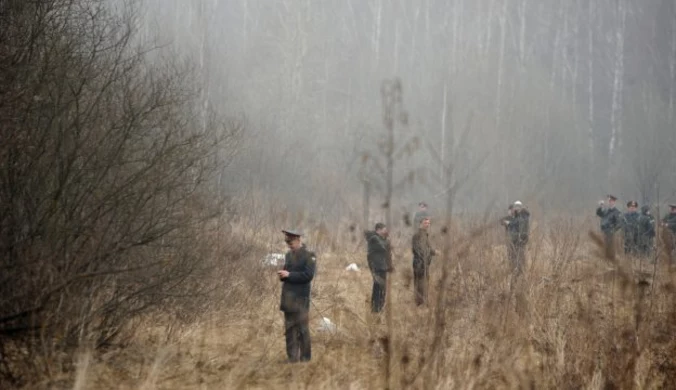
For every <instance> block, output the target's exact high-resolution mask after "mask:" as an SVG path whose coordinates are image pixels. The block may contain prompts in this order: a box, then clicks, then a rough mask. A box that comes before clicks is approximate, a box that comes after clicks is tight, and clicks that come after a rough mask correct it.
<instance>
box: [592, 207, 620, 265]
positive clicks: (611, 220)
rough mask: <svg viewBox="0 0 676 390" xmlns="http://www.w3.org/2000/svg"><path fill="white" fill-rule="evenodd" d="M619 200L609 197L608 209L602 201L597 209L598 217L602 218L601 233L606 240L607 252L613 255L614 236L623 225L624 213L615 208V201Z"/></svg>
mask: <svg viewBox="0 0 676 390" xmlns="http://www.w3.org/2000/svg"><path fill="white" fill-rule="evenodd" d="M616 200H617V198H616V197H615V196H613V195H608V207H605V202H604V201H600V202H599V207H598V208H597V209H596V215H597V216H598V217H599V218H601V231H602V232H603V235H604V238H605V245H606V251H607V252H608V253H612V252H610V251H612V249H613V235H614V234H615V231H617V230H618V229H619V228H620V226H621V223H622V213H621V212H620V210H618V209H617V208H615V201H616Z"/></svg>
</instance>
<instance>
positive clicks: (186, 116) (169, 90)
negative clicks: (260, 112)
mask: <svg viewBox="0 0 676 390" xmlns="http://www.w3.org/2000/svg"><path fill="white" fill-rule="evenodd" d="M0 7H1V8H0V16H1V18H2V23H0V37H1V38H0V42H1V43H0V69H2V70H1V71H0V102H1V103H0V138H1V139H2V141H1V142H0V159H1V160H2V164H1V165H2V169H1V173H0V215H1V218H0V251H1V255H0V257H1V258H2V260H1V261H2V273H1V276H0V278H1V279H0V283H1V286H0V294H1V295H2V299H1V301H0V337H1V338H2V340H3V341H2V342H3V349H4V351H3V361H4V362H5V364H4V365H3V367H2V374H4V375H5V377H6V378H8V379H11V380H14V381H20V380H21V378H20V377H19V376H17V373H18V372H20V368H21V364H22V362H23V363H26V362H28V361H34V357H35V355H36V354H37V353H39V354H40V355H41V356H46V357H50V356H54V353H56V352H57V351H59V350H63V349H64V348H69V347H73V346H75V345H78V344H82V343H85V344H91V345H93V346H95V347H101V346H104V345H107V344H109V343H111V342H113V341H114V340H115V339H116V338H118V339H119V337H120V336H122V332H123V331H124V330H125V329H126V328H125V325H127V324H130V323H131V321H132V320H133V319H135V318H138V317H139V316H141V315H144V314H147V313H149V312H152V311H155V310H162V311H167V310H172V309H173V310H176V311H177V312H180V313H183V315H187V316H189V315H190V314H189V313H190V312H188V311H186V310H187V309H189V308H192V309H193V310H195V309H197V308H199V307H200V305H199V300H198V299H197V297H199V296H201V295H203V294H207V293H208V287H207V286H208V284H207V283H204V279H205V278H207V277H208V276H209V273H210V269H211V267H212V266H213V265H214V264H213V263H211V262H207V261H206V260H207V259H208V258H209V257H210V256H211V255H212V254H211V253H208V250H207V249H205V247H204V246H202V245H201V243H204V242H207V241H206V240H205V235H208V234H210V233H209V232H210V230H212V229H213V227H212V225H213V224H212V225H208V224H206V222H208V221H213V220H215V217H217V216H218V215H219V214H220V213H221V210H222V208H223V205H222V203H221V202H219V201H218V197H214V196H213V194H214V193H215V191H214V189H215V182H216V181H215V174H216V173H218V170H219V169H220V168H222V166H223V164H224V163H225V162H227V156H228V154H229V153H231V152H232V151H233V148H234V147H235V145H236V143H235V141H236V140H237V139H238V137H239V136H240V133H241V131H242V127H241V126H239V125H237V124H235V125H232V124H224V123H223V122H222V121H220V120H219V119H218V118H217V117H216V115H215V114H214V113H209V112H204V111H203V110H202V109H201V108H200V107H199V106H198V102H197V96H199V95H198V93H197V92H198V91H196V90H194V88H192V87H191V85H192V81H193V79H192V74H193V72H191V70H190V68H189V67H188V66H186V65H181V64H178V63H177V62H176V61H162V62H160V61H153V62H152V63H151V62H149V61H148V60H147V54H148V50H147V49H146V48H143V47H139V46H137V45H136V44H134V43H133V42H134V37H135V24H134V18H133V14H125V15H123V16H120V14H117V13H114V12H113V11H111V10H109V9H108V8H106V4H105V3H104V2H99V1H76V0H73V1H63V0H38V1H31V2H18V1H4V2H2V3H0ZM204 123H206V126H204V125H203V124H204ZM239 249H241V248H236V247H234V246H231V247H230V248H222V249H221V253H220V254H229V255H232V254H234V253H235V252H236V251H237V250H239ZM188 301H189V302H190V305H186V304H185V303H186V302H188ZM180 303H182V304H180ZM8 348H13V349H14V351H15V352H18V351H25V353H23V354H16V353H15V354H13V355H12V356H11V358H9V356H10V351H9V350H8ZM17 356H19V357H22V358H17ZM6 357H8V359H7V360H5V359H4V358H6ZM7 361H9V363H7ZM34 365H35V367H33V368H34V369H37V370H39V371H41V372H48V371H49V370H48V367H47V366H46V365H45V366H40V363H34Z"/></svg>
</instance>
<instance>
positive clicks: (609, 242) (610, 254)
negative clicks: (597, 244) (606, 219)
mask: <svg viewBox="0 0 676 390" xmlns="http://www.w3.org/2000/svg"><path fill="white" fill-rule="evenodd" d="M603 241H604V244H605V246H606V247H605V250H606V258H609V259H611V258H614V257H615V235H614V234H613V233H611V232H608V231H605V232H603Z"/></svg>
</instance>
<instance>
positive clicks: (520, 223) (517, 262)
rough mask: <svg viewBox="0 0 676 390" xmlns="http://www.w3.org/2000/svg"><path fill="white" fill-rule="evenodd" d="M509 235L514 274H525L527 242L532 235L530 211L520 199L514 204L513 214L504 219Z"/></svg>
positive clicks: (510, 256)
mask: <svg viewBox="0 0 676 390" xmlns="http://www.w3.org/2000/svg"><path fill="white" fill-rule="evenodd" d="M503 221H504V222H503V223H504V224H505V225H506V226H507V235H508V236H509V242H508V243H507V245H508V253H509V263H510V267H511V269H512V274H513V276H515V277H518V276H520V275H521V274H523V270H524V268H525V267H526V244H528V239H529V236H530V212H529V211H528V209H527V208H525V207H524V206H523V203H521V202H520V201H518V200H517V201H516V202H514V204H513V205H512V211H511V216H510V217H507V218H505V219H503Z"/></svg>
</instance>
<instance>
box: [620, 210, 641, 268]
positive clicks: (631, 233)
mask: <svg viewBox="0 0 676 390" xmlns="http://www.w3.org/2000/svg"><path fill="white" fill-rule="evenodd" d="M639 219H640V214H639V213H638V202H636V201H635V200H631V201H629V202H628V203H627V212H626V213H624V215H623V216H622V230H623V231H624V253H625V254H627V255H632V256H636V255H638V254H639V243H640V242H639V235H640V227H639Z"/></svg>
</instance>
